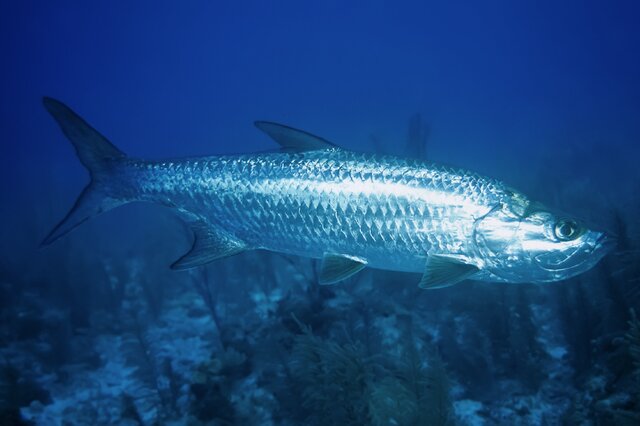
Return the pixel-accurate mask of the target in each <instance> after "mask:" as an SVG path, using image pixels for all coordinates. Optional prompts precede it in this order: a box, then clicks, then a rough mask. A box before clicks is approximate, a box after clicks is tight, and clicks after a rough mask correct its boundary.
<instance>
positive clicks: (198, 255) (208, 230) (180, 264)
mask: <svg viewBox="0 0 640 426" xmlns="http://www.w3.org/2000/svg"><path fill="white" fill-rule="evenodd" d="M188 225H189V227H190V228H191V230H192V231H193V234H194V240H193V246H192V247H191V250H189V252H188V253H187V254H185V255H184V256H182V257H181V258H180V259H178V260H176V261H175V262H174V263H173V265H171V269H178V270H182V269H189V268H195V267H196V266H201V265H204V264H206V263H209V262H212V261H214V260H217V259H222V258H224V257H229V256H233V255H234V254H238V253H240V252H242V251H244V250H246V248H247V247H246V245H245V244H244V243H243V242H242V241H238V240H237V239H235V238H233V237H232V236H231V235H230V234H228V233H227V232H224V231H222V230H220V229H216V228H214V227H212V226H211V225H210V224H209V223H207V222H206V221H204V220H202V219H191V220H188Z"/></svg>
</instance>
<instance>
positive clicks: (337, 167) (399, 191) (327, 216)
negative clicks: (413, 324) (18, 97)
mask: <svg viewBox="0 0 640 426" xmlns="http://www.w3.org/2000/svg"><path fill="white" fill-rule="evenodd" d="M43 102H44V106H45V108H46V109H47V110H48V111H49V113H51V115H52V116H53V117H54V118H55V120H56V121H57V122H58V124H59V125H60V127H61V129H62V131H63V132H64V134H65V135H66V136H67V138H68V139H69V140H70V141H71V143H72V144H73V146H74V147H75V149H76V152H77V155H78V157H79V159H80V161H81V162H82V164H83V165H84V166H85V167H86V168H87V169H88V171H89V174H90V175H91V181H90V182H89V184H88V185H87V186H86V187H85V189H84V190H83V191H82V193H81V194H80V196H79V198H78V199H77V201H76V203H75V205H74V206H73V208H72V209H71V211H70V212H69V213H68V214H67V216H66V217H65V218H64V219H63V220H62V221H61V222H60V223H59V224H58V225H57V226H56V227H55V228H54V229H53V231H51V233H50V234H49V235H48V236H47V237H46V238H45V239H44V241H43V244H50V243H52V242H53V241H55V240H57V239H58V238H60V237H62V236H63V235H65V234H66V233H68V232H69V231H71V230H72V229H74V228H75V227H76V226H78V225H80V224H81V223H83V222H84V221H86V220H87V219H89V218H90V217H92V216H95V215H97V214H99V213H102V212H105V211H107V210H110V209H113V208H114V207H117V206H121V205H123V204H126V203H130V202H135V201H143V202H151V203H157V204H161V205H164V206H167V207H170V208H172V209H174V211H176V212H177V214H178V215H179V216H180V217H182V219H184V220H185V222H186V223H187V224H188V225H189V227H190V228H191V230H192V231H193V235H194V239H193V246H192V247H191V249H190V250H189V252H188V253H186V254H185V255H184V256H182V257H181V258H180V259H178V260H177V261H176V262H175V263H174V264H173V265H172V268H174V269H187V268H192V267H197V266H200V265H204V264H207V263H209V262H211V261H213V260H215V259H221V258H225V257H228V256H231V255H235V254H238V253H241V252H244V251H246V250H254V249H264V250H269V251H274V252H280V253H285V254H292V255H299V256H306V257H312V258H318V259H322V261H321V264H320V274H319V280H320V283H321V284H332V283H335V282H338V281H341V280H344V279H346V278H348V277H350V276H352V275H353V274H355V273H357V272H358V271H360V270H361V269H363V268H364V267H367V266H369V267H372V268H378V269H386V270H394V271H407V272H420V273H422V274H423V275H422V279H421V281H420V287H422V288H426V289H430V288H440V287H446V286H450V285H453V284H455V283H458V282H460V281H463V280H465V279H473V280H482V281H493V282H508V283H543V282H552V281H559V280H564V279H567V278H569V277H572V276H575V275H577V274H580V273H582V272H584V271H586V270H588V269H590V268H591V267H593V266H594V265H595V264H596V263H597V262H598V261H599V260H600V259H601V258H602V257H603V256H604V255H605V254H606V253H607V252H608V251H609V249H610V247H611V245H612V241H613V240H612V238H611V237H609V236H607V235H606V234H605V233H604V232H600V231H596V230H592V229H588V228H587V227H586V226H585V225H583V224H582V223H581V222H579V221H578V220H576V219H572V218H569V217H566V216H562V215H558V214H556V213H554V212H552V211H550V210H548V209H547V208H545V207H544V206H543V205H541V204H539V203H537V202H533V201H530V200H529V198H527V197H526V196H525V195H523V194H522V193H520V192H518V191H516V190H514V189H512V188H510V187H508V186H506V185H505V184H504V183H502V182H501V181H499V180H496V179H492V178H489V177H484V176H481V175H479V174H476V173H473V172H470V171H466V170H461V169H456V168H451V167H446V166H443V165H437V164H433V163H430V162H425V161H421V160H417V159H407V158H399V157H394V156H382V155H375V154H366V153H358V152H353V151H349V150H346V149H342V148H339V147H338V146H336V145H335V144H333V143H331V142H329V141H327V140H325V139H323V138H320V137H318V136H314V135H312V134H310V133H307V132H304V131H301V130H296V129H294V128H291V127H288V126H284V125H281V124H276V123H272V122H266V121H258V122H256V123H255V125H256V126H257V127H258V128H259V129H260V130H262V131H264V132H265V133H266V134H267V135H269V136H270V137H271V138H272V139H273V140H275V141H276V142H277V143H278V144H279V145H280V147H281V149H279V150H277V151H272V152H263V153H255V154H246V155H222V156H211V157H201V158H185V159H171V160H163V161H147V160H140V159H134V158H130V157H127V156H126V155H125V154H124V153H123V152H122V151H120V150H119V149H118V148H116V147H115V146H114V145H113V144H111V143H110V142H109V141H108V140H107V139H106V138H105V137H104V136H102V135H101V134H100V133H98V132H97V131H96V130H94V129H93V128H92V127H91V126H90V125H89V124H88V123H86V122H85V121H84V120H83V119H82V118H81V117H79V116H78V115H77V114H76V113H74V112H73V111H72V110H71V109H70V108H69V107H67V106H66V105H64V104H63V103H61V102H59V101H56V100H54V99H51V98H44V101H43Z"/></svg>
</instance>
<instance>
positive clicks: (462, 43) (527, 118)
mask: <svg viewBox="0 0 640 426" xmlns="http://www.w3.org/2000/svg"><path fill="white" fill-rule="evenodd" d="M272 3H273V4H272ZM347 3H348V4H347ZM558 3H559V4H558ZM639 20H640V6H638V5H637V3H636V2H632V1H615V2H584V1H565V2H546V1H543V2H527V3H526V4H525V2H511V1H490V2H482V3H477V4H471V5H469V4H465V2H458V1H455V2H383V1H370V2H333V1H331V2H317V3H314V4H311V3H308V2H294V1H282V2H259V1H247V2H211V1H193V2H188V4H178V3H176V2H169V1H160V2H157V1H156V2H137V3H130V2H100V3H97V2H73V1H58V2H45V1H32V2H13V3H11V4H9V3H7V4H3V6H2V12H1V13H0V52H1V53H2V58H3V60H2V66H1V67H0V141H1V147H2V155H0V181H1V182H2V184H1V185H2V186H1V188H2V189H1V191H0V219H1V220H0V229H1V231H2V242H1V243H0V244H1V246H0V247H1V251H0V286H1V288H0V308H1V312H0V354H1V355H2V356H0V368H1V369H2V371H1V373H2V374H1V375H0V424H25V423H27V424H28V423H29V422H31V423H33V424H45V425H49V424H63V423H62V422H63V420H65V421H68V422H70V423H68V424H144V425H151V424H243V425H244V424H250V425H253V424H259V425H266V424H277V425H280V424H282V425H293V424H375V425H378V424H401V425H405V424H406V425H415V424H434V425H438V424H458V425H467V424H471V425H476V424H478V425H479V424H486V425H502V424H505V425H507V424H523V425H537V424H550V425H554V424H603V425H605V424H606V425H608V424H640V420H639V419H640V403H638V400H637V395H638V394H639V392H640V383H639V382H638V376H637V374H635V373H638V372H639V371H640V367H639V365H640V359H639V358H638V356H639V355H638V353H640V325H637V323H634V320H633V318H634V316H633V313H632V312H633V309H634V308H635V310H636V311H640V291H639V290H640V269H639V268H638V265H639V264H640V251H639V250H640V226H639V225H640V223H639V222H638V217H639V213H640V201H639V200H638V194H639V192H640V172H639V170H638V167H637V163H638V161H637V160H638V158H639V157H640V156H639V154H640V120H639V119H638V118H639V117H640V55H639V54H638V53H639V52H640V32H638V31H637V22H638V21H639ZM42 96H52V97H55V98H58V99H60V100H62V101H63V102H65V103H67V104H68V105H70V106H71V107H72V108H74V109H75V110H76V111H77V112H78V113H79V114H80V115H82V116H83V117H84V118H85V119H86V120H87V121H88V122H90V123H91V124H92V125H93V126H94V127H95V128H96V129H98V130H99V131H101V132H102V133H103V134H104V135H105V136H107V137H108V138H109V139H110V140H111V141H113V143H114V144H115V145H117V146H118V147H119V148H120V149H122V150H123V151H124V152H126V153H127V154H128V155H130V156H133V157H141V158H154V159H157V158H165V157H184V156H199V155H212V154H222V153H239V152H252V151H261V150H265V149H273V148H275V146H274V143H273V142H272V141H270V140H269V139H268V138H267V137H265V136H264V135H263V134H261V133H260V132H259V131H258V130H256V129H255V128H254V127H253V125H252V123H253V121H254V120H258V119H264V120H273V121H278V122H282V123H286V124H289V125H292V126H295V127H298V128H301V129H305V130H308V131H310V132H312V133H315V134H318V135H321V136H323V137H325V138H327V139H329V140H331V141H333V142H335V143H336V144H338V145H340V146H343V147H345V148H348V149H356V150H366V151H374V150H375V151H379V152H385V153H391V154H398V155H404V154H406V153H407V150H406V146H407V139H408V134H409V133H410V132H409V122H410V119H411V117H414V116H415V115H416V114H420V117H421V128H422V129H423V131H425V132H426V133H427V135H428V137H427V138H426V154H425V156H426V158H427V159H429V160H432V161H436V162H443V163H446V164H450V165H455V166H460V167H465V168H468V169H472V170H475V171H478V172H481V173H483V174H486V175H490V176H493V177H497V178H500V179H502V180H504V181H506V182H508V183H509V184H510V185H512V186H514V187H516V188H518V189H520V190H522V191H523V192H525V193H527V194H528V195H529V196H531V197H532V198H534V199H538V200H541V201H543V202H545V203H546V204H548V205H551V206H553V207H554V208H557V209H560V210H563V211H567V212H570V213H571V214H573V215H576V216H578V217H581V218H583V219H585V220H586V221H588V222H589V223H592V224H593V225H594V226H597V227H599V228H603V229H607V230H609V231H611V232H613V233H615V234H617V235H618V237H619V246H618V248H617V250H616V251H615V252H614V253H612V254H610V255H609V256H608V257H607V258H605V259H604V260H603V261H602V262H601V263H600V264H599V265H598V266H597V267H596V268H594V269H593V270H591V271H589V272H588V273H586V274H584V275H582V276H580V277H577V278H575V279H571V280H568V281H565V282H560V283H555V284H549V285H546V286H537V285H528V284H524V285H518V286H514V285H504V284H489V283H484V284H483V283H474V282H465V283H462V284H460V285H459V286H456V287H453V288H450V289H446V290H442V291H438V292H424V291H419V290H418V289H417V286H416V285H417V282H418V280H419V277H418V276H416V275H412V274H394V273H389V272H382V271H365V272H363V273H362V274H360V275H359V276H358V277H357V278H354V279H352V280H349V281H348V282H344V283H341V284H340V285H338V286H334V287H331V288H327V287H322V288H320V287H318V285H317V282H316V281H317V279H316V274H315V271H316V267H317V265H314V264H313V263H312V262H311V261H309V260H308V259H304V258H283V257H282V256H279V255H272V254H268V253H246V254H242V255H240V256H237V257H234V258H232V259H227V260H223V261H220V262H216V263H214V264H211V265H209V266H207V267H206V268H202V269H201V270H197V271H195V272H188V273H185V272H182V273H180V272H174V271H170V270H169V269H168V265H169V264H171V262H173V261H174V260H175V259H176V258H178V257H179V256H181V255H182V254H184V252H186V250H188V248H189V246H190V241H191V235H190V234H189V232H188V231H187V230H186V228H185V227H184V226H183V225H182V224H181V222H180V220H179V219H178V218H176V217H175V216H174V215H172V213H171V212H170V211H167V210H164V209H163V208H161V207H158V206H149V205H130V206H126V207H123V208H121V209H118V210H115V211H113V212H109V213H108V214H105V215H103V216H100V217H97V218H95V219H93V220H91V221H90V222H88V223H87V224H85V225H83V226H82V227H80V228H78V230H77V231H74V232H73V233H72V234H70V235H69V236H67V237H66V238H65V239H63V240H61V241H59V242H57V243H56V244H55V245H53V246H51V247H48V248H45V249H39V248H38V246H39V243H40V241H41V240H42V238H44V236H45V235H46V234H47V233H48V232H49V231H50V229H51V228H52V227H53V226H54V225H55V223H57V222H58V221H59V220H60V219H61V218H62V217H63V216H64V214H66V212H67V211H68V209H69V208H70V206H71V205H72V204H73V201H74V200H75V198H76V196H77V195H78V193H79V192H80V191H81V190H82V188H83V187H84V185H85V184H86V182H87V181H88V176H87V173H86V171H85V170H84V169H83V167H82V165H81V164H80V163H79V161H78V160H77V158H76V156H75V153H74V151H73V148H72V146H71V145H70V144H69V143H68V141H66V140H65V138H64V136H63V135H62V134H61V132H60V131H59V128H58V127H57V125H56V124H55V122H54V121H53V120H52V119H51V117H50V116H49V115H48V114H47V112H46V111H45V110H44V108H43V107H42V104H41V98H42ZM634 324H636V325H635V327H637V328H634ZM308 327H310V328H308ZM634 348H635V351H636V352H634ZM634 357H635V358H634ZM345 359H347V360H349V362H347V363H346V364H348V365H345V362H346V361H344V360H345ZM409 367H411V368H409ZM408 371H411V372H413V373H412V374H409V373H408ZM360 373H362V374H360ZM358 374H360V375H358ZM358 377H360V379H357V378H358ZM414 385H415V386H414ZM416 389H418V390H416ZM416 392H417V393H416ZM385 404H386V405H385ZM389 404H391V405H389ZM390 413H391V414H390ZM434 413H440V415H438V414H434ZM188 419H190V420H188ZM189 421H191V422H192V423H188V422H189ZM624 421H627V422H629V423H623V422H624ZM636 421H637V422H638V423H634V422H636ZM127 422H128V423H127ZM154 422H155V423H154ZM171 422H174V423H171ZM589 422H591V423H589Z"/></svg>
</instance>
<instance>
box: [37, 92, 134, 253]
mask: <svg viewBox="0 0 640 426" xmlns="http://www.w3.org/2000/svg"><path fill="white" fill-rule="evenodd" d="M42 103H43V104H44V107H45V108H46V109H47V111H49V113H50V114H51V115H52V116H53V118H54V119H55V120H56V121H57V122H58V125H59V126H60V128H61V129H62V132H63V133H64V134H65V136H66V137H67V138H68V139H69V141H70V142H71V144H72V145H73V147H74V148H75V150H76V154H77V155H78V158H79V160H80V162H81V163H82V164H83V165H84V166H85V167H86V168H87V170H88V171H89V175H90V176H91V180H90V182H89V184H88V185H87V186H86V187H85V188H84V189H83V190H82V192H81V193H80V195H79V196H78V198H77V200H76V202H75V204H74V205H73V207H72V208H71V210H70V211H69V213H67V215H66V216H65V217H64V219H62V221H60V223H58V225H56V227H55V228H53V230H52V231H51V232H50V233H49V235H47V237H46V238H45V239H44V240H43V241H42V244H41V245H42V246H45V245H48V244H51V243H53V242H54V241H56V240H57V239H58V238H60V237H62V236H64V235H66V234H67V233H69V232H70V231H72V230H73V229H75V228H76V227H77V226H78V225H80V224H82V223H83V222H85V221H87V220H88V219H90V218H91V217H93V216H96V215H98V214H100V213H102V212H105V211H107V210H111V209H112V208H114V207H117V206H119V205H122V204H125V203H127V202H129V200H126V199H123V198H122V197H119V196H117V195H116V193H115V191H114V181H119V179H115V177H116V175H117V171H118V170H119V169H121V167H119V166H120V165H121V164H122V163H123V162H124V160H125V159H126V158H127V156H126V155H125V154H124V153H123V152H122V151H120V150H119V149H118V148H116V147H115V146H114V145H113V144H112V143H111V142H109V141H108V140H107V138H105V137H104V136H102V135H101V134H100V133H99V132H98V131H96V130H95V129H94V128H93V127H91V126H90V125H89V124H88V123H87V122H86V121H84V120H83V119H82V118H81V117H80V116H79V115H78V114H76V113H75V112H73V111H72V110H71V109H70V108H69V107H68V106H66V105H65V104H63V103H62V102H60V101H57V100H55V99H52V98H48V97H45V98H43V100H42ZM115 185H117V184H115Z"/></svg>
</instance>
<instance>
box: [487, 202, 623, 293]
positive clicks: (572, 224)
mask: <svg viewBox="0 0 640 426" xmlns="http://www.w3.org/2000/svg"><path fill="white" fill-rule="evenodd" d="M475 241H476V245H477V248H478V251H479V253H480V257H481V259H482V260H483V262H484V264H485V269H486V270H487V271H488V272H490V273H491V274H492V275H493V276H495V277H496V278H497V280H499V281H506V282H536V283H543V282H553V281H560V280H564V279H568V278H571V277H573V276H576V275H578V274H581V273H583V272H585V271H587V270H589V269H591V268H592V267H593V266H595V265H596V263H598V261H600V259H602V257H604V256H605V255H606V254H607V253H608V252H609V251H611V249H612V248H613V247H614V246H615V239H614V238H613V237H611V236H610V235H607V234H606V233H605V232H602V231H598V230H594V229H590V228H589V227H588V226H587V225H585V224H584V223H582V222H581V221H579V220H577V219H574V218H571V217H568V216H565V215H561V214H557V213H554V212H552V211H550V210H548V209H546V208H545V207H544V206H542V205H540V204H538V203H527V205H526V206H525V207H524V208H523V207H522V205H517V204H510V203H505V204H502V205H500V206H497V207H496V208H494V209H493V210H492V211H490V212H489V213H488V214H487V215H486V216H484V217H483V218H481V219H479V220H478V222H477V223H476V228H475Z"/></svg>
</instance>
